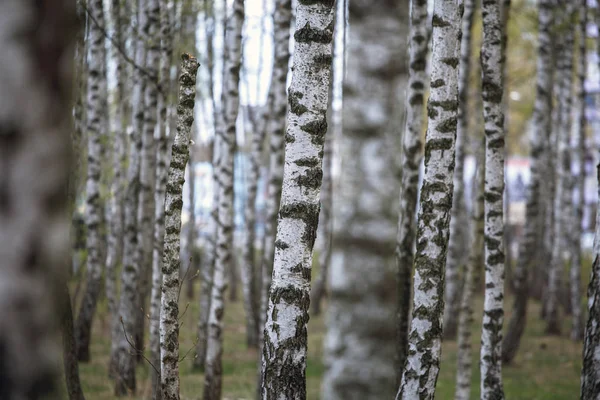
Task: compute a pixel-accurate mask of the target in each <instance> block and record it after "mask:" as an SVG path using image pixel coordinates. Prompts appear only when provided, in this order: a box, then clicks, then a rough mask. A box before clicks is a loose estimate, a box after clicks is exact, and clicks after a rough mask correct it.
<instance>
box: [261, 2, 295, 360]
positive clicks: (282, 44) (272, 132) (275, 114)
mask: <svg viewBox="0 0 600 400" xmlns="http://www.w3.org/2000/svg"><path fill="white" fill-rule="evenodd" d="M291 23H292V1H291V0H275V12H274V14H273V24H274V32H273V37H274V54H273V57H274V61H273V72H272V74H271V75H272V76H271V85H270V87H269V96H268V100H267V102H268V104H267V109H268V112H269V116H270V118H269V119H268V121H267V125H266V129H267V132H266V136H267V137H268V138H269V182H268V187H267V193H268V194H267V201H266V218H265V237H264V243H265V244H264V246H263V259H262V266H261V268H262V279H263V281H262V285H261V295H260V299H261V300H260V311H259V312H260V326H259V327H258V328H259V329H258V335H259V344H260V346H262V344H263V333H264V332H263V330H264V325H265V320H266V317H267V307H268V304H269V289H270V287H271V278H272V275H273V258H274V256H275V234H276V232H277V214H278V212H279V205H280V200H281V183H282V181H283V159H284V132H285V127H286V111H287V108H288V100H287V87H286V82H287V76H288V70H289V61H290V28H291ZM260 354H262V351H261V352H260V353H259V357H260Z"/></svg>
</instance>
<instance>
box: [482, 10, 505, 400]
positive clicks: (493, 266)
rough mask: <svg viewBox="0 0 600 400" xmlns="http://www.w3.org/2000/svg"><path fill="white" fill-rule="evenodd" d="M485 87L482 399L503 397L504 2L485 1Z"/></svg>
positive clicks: (483, 67) (483, 83)
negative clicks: (502, 7)
mask: <svg viewBox="0 0 600 400" xmlns="http://www.w3.org/2000/svg"><path fill="white" fill-rule="evenodd" d="M481 11H482V18H483V41H482V44H481V71H482V78H481V79H482V80H481V89H482V98H483V116H484V122H485V190H484V210H485V211H484V218H485V227H484V232H485V234H484V237H485V240H484V243H485V299H484V304H483V327H482V330H481V358H480V370H481V398H482V399H502V398H504V389H503V384H502V359H501V351H502V324H503V321H504V264H505V257H504V251H505V248H504V243H503V241H504V228H505V225H504V205H503V199H504V157H505V137H506V134H505V131H504V103H503V101H502V97H503V94H504V79H503V73H504V62H505V61H504V57H503V50H502V47H503V38H504V33H503V32H504V29H505V28H504V26H503V25H504V24H503V22H502V10H501V2H500V0H495V1H489V2H483V3H482V6H481Z"/></svg>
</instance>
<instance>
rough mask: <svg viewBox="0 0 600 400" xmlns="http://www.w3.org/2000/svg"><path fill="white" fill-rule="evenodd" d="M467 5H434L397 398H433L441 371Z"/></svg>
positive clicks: (443, 3)
mask: <svg viewBox="0 0 600 400" xmlns="http://www.w3.org/2000/svg"><path fill="white" fill-rule="evenodd" d="M461 5H462V1H454V0H452V1H442V0H436V1H435V4H434V11H433V30H432V37H433V44H432V57H431V78H430V79H431V80H430V87H431V89H430V95H429V101H428V105H427V109H428V119H429V122H428V128H427V135H426V140H425V174H424V177H423V186H422V188H421V196H420V203H419V204H420V207H419V215H418V230H417V238H416V240H417V253H416V257H415V262H414V268H415V278H414V288H415V293H414V297H413V314H412V315H413V316H412V324H411V331H410V334H409V343H408V349H409V350H408V357H407V360H406V363H405V366H404V373H403V376H402V383H401V386H400V390H399V392H398V394H397V396H396V398H397V399H404V400H409V399H415V398H421V399H433V397H434V394H435V384H436V381H437V377H438V373H439V369H440V353H441V336H442V315H443V312H444V300H443V295H444V267H445V265H446V252H447V249H448V236H449V223H450V221H449V219H450V210H451V208H452V195H453V186H454V185H453V181H452V175H453V172H454V156H455V151H454V145H455V137H456V127H457V118H458V64H459V55H460V31H461V16H462V7H461Z"/></svg>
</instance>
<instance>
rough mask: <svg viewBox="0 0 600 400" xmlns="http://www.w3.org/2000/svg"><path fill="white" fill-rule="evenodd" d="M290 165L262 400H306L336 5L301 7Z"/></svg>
mask: <svg viewBox="0 0 600 400" xmlns="http://www.w3.org/2000/svg"><path fill="white" fill-rule="evenodd" d="M294 39H295V41H296V43H295V46H294V66H293V71H294V73H293V75H292V83H291V85H290V88H289V95H288V104H289V106H290V108H289V112H288V116H287V122H288V124H287V130H286V133H285V143H286V144H285V168H284V176H283V184H282V191H281V205H280V207H279V219H278V224H277V235H276V241H275V258H274V261H273V266H274V267H273V280H272V282H271V287H270V290H269V307H268V311H267V317H266V322H265V329H264V345H263V366H262V371H263V382H262V390H263V392H262V396H263V399H265V400H266V399H290V400H291V399H305V398H306V345H307V331H306V323H307V322H308V307H309V303H310V273H311V264H312V249H313V245H314V241H315V238H316V230H317V225H318V220H319V194H320V193H319V192H320V189H321V180H322V177H323V170H322V169H321V168H322V161H323V143H324V139H325V132H326V131H327V121H326V113H327V104H328V102H327V99H328V93H329V85H330V79H331V61H332V41H333V2H330V1H315V2H310V3H306V4H305V3H298V6H297V8H296V30H295V33H294Z"/></svg>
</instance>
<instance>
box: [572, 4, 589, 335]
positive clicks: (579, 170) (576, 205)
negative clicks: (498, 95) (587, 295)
mask: <svg viewBox="0 0 600 400" xmlns="http://www.w3.org/2000/svg"><path fill="white" fill-rule="evenodd" d="M578 8H579V10H578V17H579V21H578V24H577V26H576V29H577V37H578V41H579V43H578V48H577V52H578V54H577V57H576V60H577V78H576V80H575V90H576V92H575V96H574V101H573V110H574V115H573V132H572V135H571V139H572V141H573V145H572V149H571V152H572V154H573V158H572V159H573V161H574V164H575V168H576V175H575V176H574V177H573V180H574V189H575V190H574V191H575V194H576V196H577V197H576V199H575V201H574V202H573V217H574V218H573V222H572V224H573V225H572V226H573V228H572V229H573V230H572V232H571V237H572V242H571V270H570V289H571V291H570V295H571V307H572V318H573V325H572V327H571V340H575V341H579V340H581V339H583V315H582V310H581V235H582V227H581V223H582V220H583V206H584V201H585V198H584V188H585V161H584V160H585V158H584V157H585V122H586V117H585V96H586V91H585V85H584V84H585V75H586V65H587V51H586V30H587V1H585V0H581V2H580V4H579V5H578Z"/></svg>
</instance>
